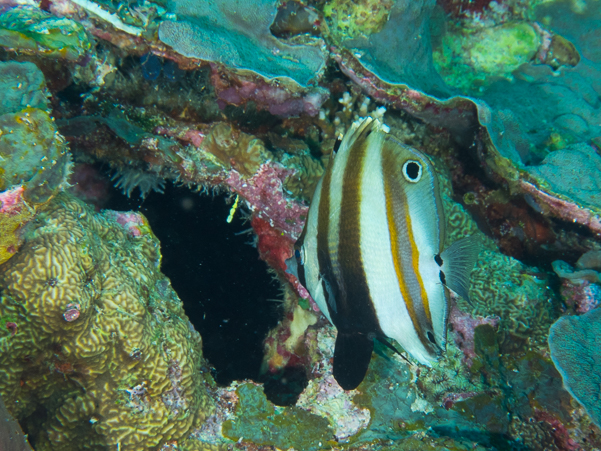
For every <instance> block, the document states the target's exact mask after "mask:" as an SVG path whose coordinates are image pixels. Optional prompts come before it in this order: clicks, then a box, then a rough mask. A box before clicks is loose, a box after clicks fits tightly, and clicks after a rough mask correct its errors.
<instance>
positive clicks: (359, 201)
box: [289, 118, 479, 390]
mask: <svg viewBox="0 0 601 451" xmlns="http://www.w3.org/2000/svg"><path fill="white" fill-rule="evenodd" d="M383 128H384V126H383V125H382V124H381V123H380V122H379V121H378V120H374V119H372V118H366V119H364V120H362V121H360V122H358V123H355V124H353V126H352V128H351V129H350V130H349V132H348V133H347V134H346V135H345V136H344V138H343V139H342V142H341V143H340V148H339V151H338V153H337V154H336V156H335V157H334V158H333V159H332V160H331V163H330V165H329V167H328V169H327V170H326V172H325V174H324V175H323V177H322V179H321V180H320V181H319V183H318V184H317V188H316V190H315V194H314V197H313V200H312V202H311V207H310V209H309V214H308V218H307V224H306V225H305V230H304V232H303V236H302V238H301V240H299V243H298V244H297V249H298V252H297V254H298V255H299V260H298V262H294V265H292V263H291V264H290V265H289V267H292V266H294V267H298V269H299V276H300V278H301V282H302V283H304V284H305V286H306V288H307V289H308V291H309V292H310V293H311V296H312V297H313V299H314V300H315V302H316V303H317V305H318V306H319V308H320V309H321V311H322V312H323V313H324V315H325V316H326V317H327V318H328V319H329V320H330V322H332V323H333V324H334V325H335V326H336V328H337V330H338V335H337V338H336V347H335V351H334V377H335V378H336V380H337V381H338V383H339V384H340V385H341V386H342V387H343V388H344V389H347V390H348V389H353V388H355V387H356V386H357V385H359V383H361V381H362V380H363V378H364V376H365V373H366V372H367V369H368V366H369V361H370V359H371V354H372V351H373V346H374V338H379V339H381V340H382V341H383V342H384V343H386V344H388V342H387V341H386V338H392V339H394V340H396V341H397V342H398V343H399V344H400V345H401V346H402V347H403V348H404V350H405V351H406V352H408V353H409V354H410V355H411V356H412V357H414V358H415V359H416V360H418V361H419V362H420V363H422V364H425V365H429V366H430V365H431V364H432V362H434V361H435V360H436V359H437V358H438V357H439V356H440V354H441V353H442V352H443V350H444V348H445V345H446V329H447V316H448V310H449V296H448V292H447V288H446V287H447V286H448V287H449V288H451V289H453V290H454V291H456V292H457V293H458V294H459V295H462V296H464V297H466V296H467V290H468V286H469V273H470V271H471V269H472V267H473V265H474V263H475V259H476V257H477V255H478V250H479V249H478V248H479V246H478V242H477V241H476V240H475V239H471V238H467V239H464V240H462V241H460V242H457V243H455V244H454V245H453V246H451V247H449V248H448V249H447V250H445V251H444V252H443V249H442V246H443V237H444V225H445V220H444V212H443V209H442V204H441V200H440V192H439V187H438V180H437V176H436V173H435V171H434V168H433V166H432V164H431V163H430V161H429V160H428V158H427V157H426V156H425V155H423V154H422V153H421V152H419V151H418V150H416V149H413V148H411V147H409V146H406V145H404V144H402V143H400V142H399V141H397V140H396V139H395V138H394V137H393V136H391V135H388V134H387V133H386V132H385V131H384V130H383ZM297 263H298V264H297ZM445 283H446V286H445Z"/></svg>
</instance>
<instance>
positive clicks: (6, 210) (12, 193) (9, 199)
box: [0, 186, 25, 216]
mask: <svg viewBox="0 0 601 451" xmlns="http://www.w3.org/2000/svg"><path fill="white" fill-rule="evenodd" d="M24 191H25V188H23V186H17V187H16V188H13V189H9V190H6V191H3V192H1V193H0V214H3V215H7V216H14V215H18V214H19V213H21V211H22V209H23V205H24V204H23V192H24Z"/></svg>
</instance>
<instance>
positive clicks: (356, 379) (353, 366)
mask: <svg viewBox="0 0 601 451" xmlns="http://www.w3.org/2000/svg"><path fill="white" fill-rule="evenodd" d="M373 349H374V340H373V338H372V337H371V336H369V335H366V334H358V333H357V334H345V333H340V332H338V336H337V337H336V347H335V349H334V379H336V381H337V382H338V384H339V385H340V386H341V387H342V388H343V389H344V390H353V389H355V388H357V386H358V385H359V384H360V383H361V381H363V378H364V377H365V374H366V373H367V368H368V367H369V361H370V360H371V354H372V352H373Z"/></svg>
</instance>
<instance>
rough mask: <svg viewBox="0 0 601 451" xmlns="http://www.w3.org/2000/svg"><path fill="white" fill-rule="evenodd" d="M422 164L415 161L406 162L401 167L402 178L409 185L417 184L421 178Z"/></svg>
mask: <svg viewBox="0 0 601 451" xmlns="http://www.w3.org/2000/svg"><path fill="white" fill-rule="evenodd" d="M422 174H423V168H422V164H421V163H420V162H419V161H417V160H407V161H406V162H405V164H404V165H403V177H405V180H407V181H408V182H411V183H417V182H419V181H420V179H421V178H422Z"/></svg>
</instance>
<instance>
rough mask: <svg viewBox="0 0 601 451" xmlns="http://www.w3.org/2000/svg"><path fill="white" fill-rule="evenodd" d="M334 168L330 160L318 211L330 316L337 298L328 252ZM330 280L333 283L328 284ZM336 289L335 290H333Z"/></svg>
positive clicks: (320, 253) (321, 270)
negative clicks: (331, 187)
mask: <svg viewBox="0 0 601 451" xmlns="http://www.w3.org/2000/svg"><path fill="white" fill-rule="evenodd" d="M332 168H333V164H332V162H330V165H329V167H328V169H327V170H326V173H325V174H324V176H323V180H322V184H321V195H320V199H319V209H318V213H317V261H318V264H319V275H320V277H321V281H320V283H321V284H322V288H323V295H324V298H325V300H326V304H327V306H328V310H329V312H330V316H332V314H333V313H335V310H336V299H335V298H331V297H332V296H335V294H336V293H337V291H338V290H337V284H336V283H334V282H335V277H334V273H333V271H332V261H331V258H330V253H329V252H328V247H329V244H328V242H329V240H328V230H329V228H330V186H331V183H332ZM326 280H329V281H330V283H331V285H327V284H328V282H326ZM332 290H334V292H332Z"/></svg>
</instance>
